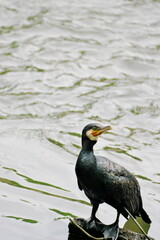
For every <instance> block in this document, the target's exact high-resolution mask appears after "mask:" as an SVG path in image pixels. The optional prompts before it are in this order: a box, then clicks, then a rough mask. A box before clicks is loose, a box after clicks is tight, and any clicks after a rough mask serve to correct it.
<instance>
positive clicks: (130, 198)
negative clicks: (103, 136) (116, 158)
mask: <svg viewBox="0 0 160 240" xmlns="http://www.w3.org/2000/svg"><path fill="white" fill-rule="evenodd" d="M96 160H97V172H99V176H103V180H102V181H103V184H104V185H105V192H106V198H107V194H108V195H109V198H110V199H114V201H115V204H116V205H119V204H120V205H122V206H123V207H126V208H127V209H128V210H129V211H130V212H131V213H132V214H133V213H135V214H138V210H139V208H140V206H141V195H140V187H139V184H138V181H137V179H136V178H135V177H134V176H133V175H132V174H131V173H130V172H129V171H128V170H127V169H125V168H124V167H122V166H120V165H118V164H116V163H114V162H112V161H110V160H108V159H106V158H104V157H101V156H96Z"/></svg>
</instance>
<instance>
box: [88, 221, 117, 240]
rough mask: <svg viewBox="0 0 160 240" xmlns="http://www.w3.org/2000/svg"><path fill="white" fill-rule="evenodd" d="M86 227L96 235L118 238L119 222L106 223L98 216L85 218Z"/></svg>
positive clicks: (112, 238) (113, 239) (112, 239)
mask: <svg viewBox="0 0 160 240" xmlns="http://www.w3.org/2000/svg"><path fill="white" fill-rule="evenodd" d="M84 229H85V230H86V231H87V232H88V233H90V234H91V235H93V236H95V237H105V238H108V239H111V240H116V239H117V238H118V233H119V227H118V223H117V222H115V223H113V224H111V225H105V224H103V223H102V222H101V221H100V220H99V219H97V218H89V219H88V220H85V222H84Z"/></svg>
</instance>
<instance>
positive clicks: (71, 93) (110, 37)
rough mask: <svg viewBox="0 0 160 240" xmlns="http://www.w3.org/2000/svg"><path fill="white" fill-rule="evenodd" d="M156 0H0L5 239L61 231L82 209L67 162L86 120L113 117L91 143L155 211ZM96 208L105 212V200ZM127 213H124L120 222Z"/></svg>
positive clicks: (106, 217)
mask: <svg viewBox="0 0 160 240" xmlns="http://www.w3.org/2000/svg"><path fill="white" fill-rule="evenodd" d="M159 9H160V1H151V0H150V1H149V0H142V1H138V0H133V1H127V0H126V1H125V0H123V1H122V0H120V1H116V0H112V1H105V0H99V1H98V0H92V1H91V0H85V1H84V0H82V1H76V0H69V1H64V0H60V1H51V0H46V1H42V0H35V1H32V0H28V1H20V0H17V1H16V0H12V1H11V0H8V1H2V0H0V189H1V194H0V209H1V210H0V216H1V226H0V230H1V236H2V238H3V239H4V240H8V239H12V240H14V239H15V240H21V239H23V240H25V239H27V240H28V239H32V240H36V239H38V240H40V239H43V240H44V239H46V240H47V239H54V240H56V239H67V231H68V229H67V225H68V220H67V219H66V217H74V216H78V217H84V218H87V217H89V214H90V211H91V208H90V206H89V205H88V199H87V198H86V197H85V196H84V193H82V192H80V191H79V189H78V187H77V183H76V178H75V173H74V166H75V161H76V156H77V154H78V153H79V150H80V144H81V143H80V134H81V130H82V128H83V127H84V125H85V124H87V123H90V122H93V121H94V122H95V121H96V122H101V123H103V124H110V125H112V127H113V131H112V132H110V134H108V135H104V136H103V137H101V138H100V140H99V142H98V144H97V145H96V146H95V150H96V153H98V154H101V155H105V156H108V157H109V158H110V159H112V160H114V161H115V162H117V163H120V164H122V165H123V166H125V167H127V168H128V169H129V170H130V171H131V172H133V173H134V174H135V175H136V176H137V178H138V180H139V183H140V185H141V190H142V197H143V202H144V206H145V209H146V211H147V212H148V213H149V215H150V217H151V219H152V222H153V223H152V226H151V229H150V232H149V234H150V235H151V236H152V237H154V238H155V239H158V236H159V235H160V231H159V224H160V218H159V212H160V187H159V186H160V185H159V184H160V160H159V155H160V150H159V140H160V127H159V123H160V105H159V103H160V94H159V93H160V67H159V66H160V40H159V39H160V15H159ZM98 217H99V218H100V219H101V220H102V221H103V222H105V223H107V221H108V222H109V223H111V222H112V220H114V218H115V210H113V209H112V208H110V207H109V206H107V205H106V204H103V205H102V206H101V207H100V209H99V212H98ZM124 222H125V219H123V217H121V227H122V226H123V223H124Z"/></svg>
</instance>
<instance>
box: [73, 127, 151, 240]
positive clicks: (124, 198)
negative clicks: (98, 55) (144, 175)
mask: <svg viewBox="0 0 160 240" xmlns="http://www.w3.org/2000/svg"><path fill="white" fill-rule="evenodd" d="M111 129H112V128H111V127H110V126H107V127H103V126H101V125H99V124H88V125H87V126H85V127H84V129H83V131H82V149H81V151H80V153H79V156H78V159H77V163H76V168H75V170H76V175H77V180H78V186H79V188H80V190H84V192H85V194H86V196H87V197H88V198H89V200H90V202H91V204H92V213H91V217H90V219H89V220H87V221H86V227H85V228H86V229H88V230H89V229H91V228H95V229H96V228H99V227H100V226H102V225H101V224H99V223H100V221H99V220H98V219H97V218H96V212H97V210H98V207H99V204H101V203H104V202H105V203H108V204H109V205H111V206H112V207H114V208H115V209H117V218H116V221H115V222H114V223H113V224H111V225H109V226H106V225H105V226H106V228H103V229H102V232H103V236H105V237H106V236H107V237H112V239H114V240H115V239H117V237H118V231H119V228H118V222H119V215H120V214H122V215H123V216H124V217H125V218H128V212H127V211H126V209H127V210H128V211H129V212H130V213H131V214H132V216H133V217H136V216H141V217H142V219H143V220H144V221H145V222H146V223H151V220H150V218H149V216H148V215H147V213H146V212H145V210H144V209H143V205H142V199H141V193H140V187H139V183H138V181H137V179H136V178H135V177H134V176H133V175H132V174H131V173H130V172H129V171H128V170H127V169H125V168H124V167H122V166H120V165H118V164H116V163H114V162H112V161H111V160H109V159H107V158H105V157H102V156H96V155H94V152H93V146H94V145H95V144H96V142H97V140H98V136H99V135H101V134H102V133H104V132H106V131H108V130H111ZM103 226H104V225H103Z"/></svg>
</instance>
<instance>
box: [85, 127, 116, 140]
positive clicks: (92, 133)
mask: <svg viewBox="0 0 160 240" xmlns="http://www.w3.org/2000/svg"><path fill="white" fill-rule="evenodd" d="M111 129H112V127H111V126H101V125H100V124H97V123H91V124H88V125H87V126H85V127H84V129H83V131H82V138H86V137H87V138H88V139H89V140H91V141H97V140H98V136H99V135H101V134H102V133H105V132H107V131H108V130H111Z"/></svg>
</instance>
